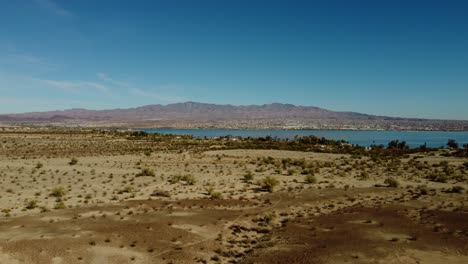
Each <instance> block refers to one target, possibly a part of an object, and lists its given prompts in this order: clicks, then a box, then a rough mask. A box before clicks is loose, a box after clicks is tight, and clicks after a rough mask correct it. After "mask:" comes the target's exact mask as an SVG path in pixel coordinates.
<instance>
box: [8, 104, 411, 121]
mask: <svg viewBox="0 0 468 264" xmlns="http://www.w3.org/2000/svg"><path fill="white" fill-rule="evenodd" d="M227 119H239V120H254V119H272V120H273V119H334V120H342V119H351V120H393V119H395V120H398V119H402V118H397V117H386V116H376V115H369V114H362V113H356V112H337V111H331V110H327V109H323V108H320V107H315V106H296V105H292V104H281V103H272V104H263V105H240V106H236V105H229V104H228V105H220V104H208V103H197V102H184V103H174V104H168V105H161V104H154V105H145V106H141V107H136V108H128V109H120V108H118V109H110V110H88V109H81V108H72V109H68V110H56V111H47V112H30V113H19V114H4V115H0V121H6V122H14V121H17V122H47V121H49V122H53V121H61V120H63V121H66V120H82V121H151V120H166V121H167V120H189V121H209V120H213V121H215V120H227ZM412 120H416V119H412Z"/></svg>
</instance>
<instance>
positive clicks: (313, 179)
mask: <svg viewBox="0 0 468 264" xmlns="http://www.w3.org/2000/svg"><path fill="white" fill-rule="evenodd" d="M304 181H305V182H306V183H308V184H313V183H317V178H316V177H315V176H314V175H313V174H307V175H306V176H305V179H304Z"/></svg>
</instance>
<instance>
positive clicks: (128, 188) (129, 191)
mask: <svg viewBox="0 0 468 264" xmlns="http://www.w3.org/2000/svg"><path fill="white" fill-rule="evenodd" d="M131 192H133V187H131V186H125V187H124V188H123V189H121V190H119V191H118V192H117V193H118V194H123V193H131Z"/></svg>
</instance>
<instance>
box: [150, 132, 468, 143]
mask: <svg viewBox="0 0 468 264" xmlns="http://www.w3.org/2000/svg"><path fill="white" fill-rule="evenodd" d="M142 130H144V131H146V132H148V133H162V134H174V135H192V136H194V137H209V138H213V137H220V136H226V135H231V136H235V137H237V136H241V137H255V138H258V137H266V136H272V137H277V138H281V139H293V138H294V136H296V135H298V136H307V135H315V136H320V137H325V138H327V139H334V140H341V139H343V140H346V141H348V142H349V143H351V144H358V145H360V146H369V145H372V144H377V145H379V144H384V145H385V146H387V144H388V142H389V141H391V140H394V139H397V140H400V141H403V140H404V141H406V143H407V144H408V145H409V146H410V147H412V148H414V147H419V146H420V145H422V144H424V143H427V146H428V147H441V146H446V144H447V141H448V140H449V139H455V140H456V141H457V142H458V144H459V145H460V147H462V145H463V144H468V132H445V131H361V130H358V131H356V130H242V129H239V130H238V129H173V128H160V129H142Z"/></svg>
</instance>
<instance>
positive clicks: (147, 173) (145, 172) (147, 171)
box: [135, 168, 155, 177]
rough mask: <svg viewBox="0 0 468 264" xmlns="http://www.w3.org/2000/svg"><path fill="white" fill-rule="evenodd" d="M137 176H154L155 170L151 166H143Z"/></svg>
mask: <svg viewBox="0 0 468 264" xmlns="http://www.w3.org/2000/svg"><path fill="white" fill-rule="evenodd" d="M135 176H137V177H141V176H152V177H154V176H155V174H154V170H152V169H150V168H143V169H142V170H141V171H140V172H139V173H137V174H136V175H135Z"/></svg>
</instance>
